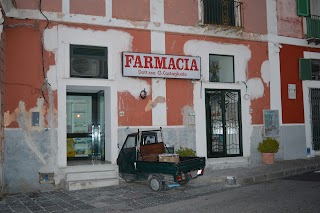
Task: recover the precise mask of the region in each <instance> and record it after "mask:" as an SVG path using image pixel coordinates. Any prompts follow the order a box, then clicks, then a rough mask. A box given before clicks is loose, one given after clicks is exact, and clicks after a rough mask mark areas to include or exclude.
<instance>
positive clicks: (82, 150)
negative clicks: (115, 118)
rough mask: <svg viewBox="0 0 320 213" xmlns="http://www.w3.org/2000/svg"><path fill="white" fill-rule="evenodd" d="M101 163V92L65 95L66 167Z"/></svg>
mask: <svg viewBox="0 0 320 213" xmlns="http://www.w3.org/2000/svg"><path fill="white" fill-rule="evenodd" d="M103 163H105V101H104V91H98V92H94V93H93V92H92V93H76V92H68V93H67V165H68V166H75V165H94V164H103Z"/></svg>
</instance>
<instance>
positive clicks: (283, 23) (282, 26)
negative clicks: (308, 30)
mask: <svg viewBox="0 0 320 213" xmlns="http://www.w3.org/2000/svg"><path fill="white" fill-rule="evenodd" d="M296 2H297V1H296V0H277V17H278V33H279V35H280V36H287V37H293V38H303V21H302V20H303V19H302V18H301V17H299V16H297V9H296V8H297V6H296Z"/></svg>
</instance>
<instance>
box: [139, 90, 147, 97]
mask: <svg viewBox="0 0 320 213" xmlns="http://www.w3.org/2000/svg"><path fill="white" fill-rule="evenodd" d="M147 95H148V93H147V91H146V89H143V90H141V92H140V98H142V99H146V97H147Z"/></svg>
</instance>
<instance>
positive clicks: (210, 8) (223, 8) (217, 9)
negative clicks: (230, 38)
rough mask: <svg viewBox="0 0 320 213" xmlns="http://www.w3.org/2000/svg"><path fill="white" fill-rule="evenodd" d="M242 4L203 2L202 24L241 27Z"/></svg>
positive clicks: (226, 0)
mask: <svg viewBox="0 0 320 213" xmlns="http://www.w3.org/2000/svg"><path fill="white" fill-rule="evenodd" d="M241 10H242V3H241V2H238V1H234V0H203V11H204V13H203V15H204V16H203V20H204V24H216V25H225V26H236V27H242V26H243V24H242V15H241V13H242V11H241Z"/></svg>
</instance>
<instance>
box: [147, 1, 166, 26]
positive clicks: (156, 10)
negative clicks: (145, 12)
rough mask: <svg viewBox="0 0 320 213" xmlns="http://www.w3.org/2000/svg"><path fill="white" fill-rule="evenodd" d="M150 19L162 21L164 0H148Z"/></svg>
mask: <svg viewBox="0 0 320 213" xmlns="http://www.w3.org/2000/svg"><path fill="white" fill-rule="evenodd" d="M150 21H151V22H158V23H163V22H164V0H150Z"/></svg>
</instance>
